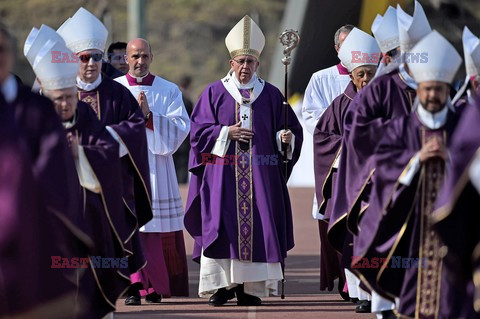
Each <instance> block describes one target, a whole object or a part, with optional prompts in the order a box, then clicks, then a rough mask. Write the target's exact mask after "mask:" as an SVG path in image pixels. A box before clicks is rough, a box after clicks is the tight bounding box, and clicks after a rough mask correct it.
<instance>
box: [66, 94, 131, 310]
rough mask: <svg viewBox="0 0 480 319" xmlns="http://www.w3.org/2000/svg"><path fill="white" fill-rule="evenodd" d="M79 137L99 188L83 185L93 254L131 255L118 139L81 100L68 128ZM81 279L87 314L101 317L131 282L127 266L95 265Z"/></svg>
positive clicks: (98, 255)
mask: <svg viewBox="0 0 480 319" xmlns="http://www.w3.org/2000/svg"><path fill="white" fill-rule="evenodd" d="M66 132H67V134H73V135H74V136H77V137H78V140H79V141H78V143H79V145H81V146H82V149H83V152H84V154H85V157H86V158H87V160H88V163H89V165H90V167H91V168H92V170H93V174H94V175H95V177H96V179H97V180H98V182H99V184H100V185H99V186H100V189H98V190H96V191H97V192H98V193H97V192H93V191H91V190H89V189H87V188H83V197H84V199H83V202H84V207H83V216H84V219H85V224H86V225H87V227H88V228H87V230H88V233H89V235H90V236H91V238H92V239H93V241H94V250H93V251H92V252H91V255H92V256H94V257H93V258H98V257H102V258H123V257H126V256H127V255H128V252H127V251H125V248H124V246H123V241H122V234H123V235H124V233H125V231H126V230H127V229H128V227H127V225H126V223H125V219H124V215H123V203H122V200H121V198H122V197H121V196H122V185H121V180H120V181H119V176H121V175H120V174H121V164H120V159H119V157H118V152H119V151H118V149H119V147H118V143H117V142H116V141H115V140H114V139H113V137H112V136H111V135H110V133H108V131H107V130H106V129H105V127H104V126H103V125H102V124H101V123H100V121H99V120H98V118H97V116H96V114H95V112H94V111H93V110H92V108H91V107H90V106H89V105H88V104H86V103H83V102H80V101H79V102H78V104H77V111H76V115H75V122H74V123H73V125H72V126H69V127H68V128H67V129H66ZM89 265H90V267H89V269H88V271H87V272H86V273H85V274H84V276H83V277H82V278H81V279H80V281H79V287H80V288H79V291H80V293H83V294H84V295H85V296H88V298H89V300H90V304H91V307H90V308H89V311H88V312H85V313H83V317H84V318H92V317H95V318H102V317H103V316H105V315H106V314H108V313H109V312H112V311H114V310H115V302H116V300H117V299H118V298H119V297H120V295H121V294H122V293H123V292H124V291H125V289H127V287H128V286H129V284H130V280H129V279H128V275H129V273H128V269H121V268H119V267H109V268H102V267H99V268H94V267H92V263H90V264H89ZM122 273H123V274H122Z"/></svg>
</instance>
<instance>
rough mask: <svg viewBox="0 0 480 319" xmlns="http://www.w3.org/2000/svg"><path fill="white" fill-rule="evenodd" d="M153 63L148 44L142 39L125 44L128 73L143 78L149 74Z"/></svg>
mask: <svg viewBox="0 0 480 319" xmlns="http://www.w3.org/2000/svg"><path fill="white" fill-rule="evenodd" d="M152 61H153V54H152V49H151V47H150V43H148V41H147V40H145V39H142V38H137V39H133V40H132V41H130V42H128V44H127V64H128V73H129V74H130V75H132V76H134V77H143V76H145V75H147V74H148V73H149V72H150V64H151V63H152Z"/></svg>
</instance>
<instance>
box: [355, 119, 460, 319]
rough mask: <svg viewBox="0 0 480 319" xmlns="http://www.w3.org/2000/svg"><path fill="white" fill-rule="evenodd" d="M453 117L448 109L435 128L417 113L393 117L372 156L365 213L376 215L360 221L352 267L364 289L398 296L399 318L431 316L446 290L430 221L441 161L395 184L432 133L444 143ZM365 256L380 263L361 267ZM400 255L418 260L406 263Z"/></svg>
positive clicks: (438, 306)
mask: <svg viewBox="0 0 480 319" xmlns="http://www.w3.org/2000/svg"><path fill="white" fill-rule="evenodd" d="M457 119H458V117H457V115H456V114H455V113H452V112H451V111H450V110H449V112H448V114H447V122H446V124H445V125H444V126H443V127H442V128H440V129H437V130H430V129H428V128H426V127H425V126H424V125H423V124H421V122H420V121H419V119H418V116H417V114H416V112H415V113H412V114H410V115H408V116H405V117H401V118H398V119H395V120H393V121H392V122H391V124H390V125H389V127H388V128H387V129H386V130H385V131H384V135H383V137H382V139H381V141H380V142H379V145H378V147H377V149H376V153H375V156H374V164H375V167H376V171H375V174H374V175H373V184H372V185H373V188H372V194H371V197H370V202H369V204H370V206H369V208H368V209H367V211H368V210H370V209H374V210H376V211H379V212H380V213H379V214H375V215H368V214H365V216H364V217H363V218H362V219H361V221H360V225H359V227H360V229H361V230H362V232H361V233H360V235H359V236H357V237H355V243H354V250H355V251H354V255H355V256H358V258H360V259H359V260H357V261H358V262H359V263H358V264H355V263H354V264H353V265H352V269H353V271H354V272H355V273H356V274H357V275H359V277H360V278H361V279H362V281H363V282H364V283H365V284H366V285H367V287H369V288H373V289H375V291H377V292H378V293H380V294H383V295H384V296H385V297H387V298H389V299H392V300H393V298H395V297H398V298H400V304H399V307H398V309H397V310H398V312H399V313H400V314H402V315H404V316H410V317H414V316H417V317H420V318H435V317H434V316H435V313H436V312H438V311H440V307H441V304H440V300H441V294H442V293H445V291H444V290H443V289H442V288H441V282H442V281H443V280H444V276H445V274H444V273H443V272H442V255H441V249H440V247H441V245H440V242H439V240H438V239H439V238H438V236H437V234H436V233H435V232H434V231H433V228H432V219H431V216H432V213H433V208H434V204H435V201H436V197H437V194H438V192H439V190H440V187H441V184H442V181H443V177H444V176H443V175H444V162H443V160H441V159H438V158H435V159H431V160H429V161H428V162H426V163H424V164H422V166H421V168H420V170H419V171H418V172H417V174H416V175H415V177H414V178H413V180H412V181H411V183H410V185H409V186H405V185H403V184H399V182H398V179H399V177H400V176H401V174H402V172H403V171H404V170H405V169H406V168H408V165H409V164H410V160H411V159H412V158H413V157H414V155H415V154H416V153H417V152H418V151H419V150H420V149H421V148H422V146H423V145H424V144H425V143H426V141H427V140H428V139H429V138H431V137H432V136H434V135H436V136H437V137H439V138H440V140H442V141H443V143H445V144H446V145H447V147H448V145H449V142H450V137H451V135H452V133H453V130H454V128H455V126H456V124H457ZM374 217H375V218H374ZM364 258H366V259H367V260H369V261H372V260H374V259H373V258H377V260H378V261H379V266H378V267H373V268H372V267H371V268H368V267H363V266H362V265H363V262H364ZM402 258H407V259H408V258H410V259H409V260H417V261H419V264H413V263H410V265H409V266H408V267H406V266H405V265H404V264H402ZM383 265H386V267H382V266H383Z"/></svg>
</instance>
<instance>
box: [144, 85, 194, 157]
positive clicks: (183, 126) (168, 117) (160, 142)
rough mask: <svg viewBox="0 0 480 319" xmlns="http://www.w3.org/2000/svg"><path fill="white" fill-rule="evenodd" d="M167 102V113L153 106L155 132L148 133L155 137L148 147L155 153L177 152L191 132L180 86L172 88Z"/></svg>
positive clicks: (150, 140)
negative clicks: (162, 112)
mask: <svg viewBox="0 0 480 319" xmlns="http://www.w3.org/2000/svg"><path fill="white" fill-rule="evenodd" d="M166 103H168V106H167V107H166V112H165V114H161V113H160V112H159V111H158V109H156V108H152V117H153V132H151V131H150V130H147V131H148V132H147V133H148V134H147V135H150V136H152V137H153V138H152V139H149V143H148V148H149V149H150V151H151V152H152V153H153V154H156V155H164V156H166V155H171V154H173V153H175V152H176V150H177V149H178V148H179V147H180V145H181V144H182V142H183V141H184V140H185V138H186V137H187V135H188V133H189V132H190V119H189V117H188V113H187V110H186V109H185V105H184V104H183V100H182V93H181V92H180V90H179V89H178V88H175V89H172V91H171V93H170V96H169V97H168V100H167V101H166ZM152 133H153V134H152Z"/></svg>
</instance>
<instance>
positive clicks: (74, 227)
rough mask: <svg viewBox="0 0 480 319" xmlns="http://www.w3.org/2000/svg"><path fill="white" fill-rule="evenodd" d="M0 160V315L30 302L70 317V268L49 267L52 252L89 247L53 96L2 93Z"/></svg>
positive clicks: (81, 252) (78, 253)
mask: <svg viewBox="0 0 480 319" xmlns="http://www.w3.org/2000/svg"><path fill="white" fill-rule="evenodd" d="M0 163H1V164H0V201H1V203H2V205H1V206H2V208H1V209H0V216H1V220H2V223H1V224H2V225H1V226H0V273H2V284H1V285H0V298H1V299H2V307H0V317H3V316H7V317H8V316H9V315H15V314H23V315H25V316H28V315H26V313H27V312H28V311H34V310H35V309H36V307H41V308H42V309H43V310H44V311H47V312H48V311H55V312H56V313H57V314H59V316H64V317H72V316H74V311H75V310H74V308H75V294H76V287H75V286H74V285H73V283H72V282H71V281H69V280H67V276H73V275H74V271H75V270H74V269H67V268H61V269H58V268H52V256H61V257H66V258H71V257H77V258H82V257H86V256H87V249H91V248H92V241H91V238H89V237H88V235H87V234H86V232H85V229H86V227H85V225H84V223H83V217H82V214H81V212H80V210H79V207H80V206H81V203H80V198H79V195H80V186H79V184H78V178H77V176H76V172H75V166H74V162H73V158H72V154H71V151H70V148H69V147H68V145H67V141H66V139H65V132H64V130H63V127H62V125H61V123H60V120H59V118H58V115H57V114H56V112H55V110H54V108H53V105H52V103H51V101H50V100H48V99H46V98H44V97H42V96H39V95H37V94H34V93H32V92H31V91H30V89H29V88H27V87H24V86H22V85H21V84H20V83H18V91H17V97H16V99H15V100H14V101H13V102H12V103H9V104H7V103H6V102H5V100H4V99H3V97H1V94H0ZM32 265H35V267H32ZM52 283H54V284H52ZM78 301H80V299H78ZM56 302H61V304H63V305H64V307H59V304H58V303H56ZM82 307H83V308H84V309H85V308H86V309H88V307H89V304H88V303H86V304H84V305H83V306H82Z"/></svg>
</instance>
